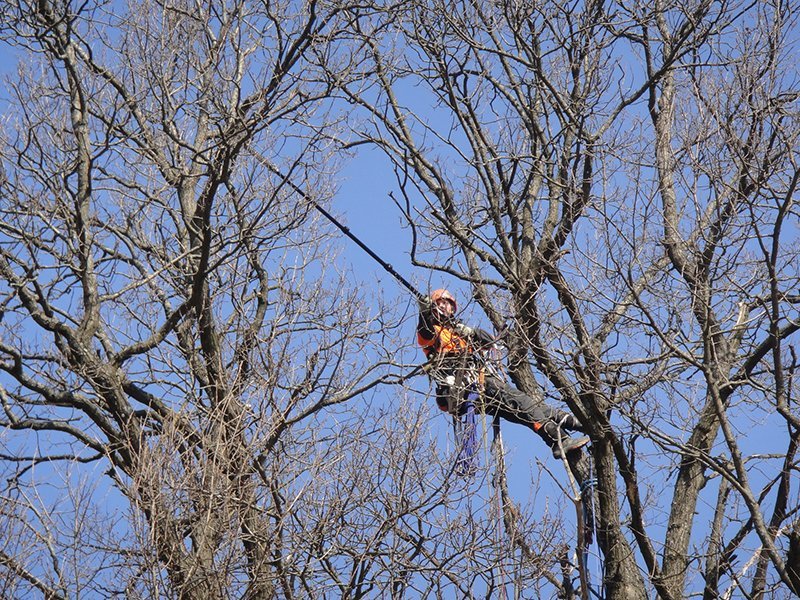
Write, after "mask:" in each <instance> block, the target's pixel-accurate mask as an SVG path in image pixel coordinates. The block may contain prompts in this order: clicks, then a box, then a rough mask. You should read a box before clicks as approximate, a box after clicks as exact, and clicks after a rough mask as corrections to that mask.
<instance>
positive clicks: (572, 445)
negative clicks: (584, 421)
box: [553, 435, 589, 458]
mask: <svg viewBox="0 0 800 600" xmlns="http://www.w3.org/2000/svg"><path fill="white" fill-rule="evenodd" d="M588 443H589V436H588V435H582V436H581V437H577V438H571V437H566V436H565V437H562V438H561V446H559V445H558V443H556V445H555V446H553V456H554V457H555V458H562V457H563V456H564V454H569V453H570V452H574V451H575V450H580V449H581V448H583V447H584V446H585V445H586V444H588ZM562 448H563V449H564V454H562V453H561V449H562Z"/></svg>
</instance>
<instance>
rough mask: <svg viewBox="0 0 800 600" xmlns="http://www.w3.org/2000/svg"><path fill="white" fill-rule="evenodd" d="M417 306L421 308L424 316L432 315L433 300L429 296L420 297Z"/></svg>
mask: <svg viewBox="0 0 800 600" xmlns="http://www.w3.org/2000/svg"><path fill="white" fill-rule="evenodd" d="M417 305H418V306H419V312H421V313H423V314H430V312H431V299H430V298H429V297H428V296H418V297H417Z"/></svg>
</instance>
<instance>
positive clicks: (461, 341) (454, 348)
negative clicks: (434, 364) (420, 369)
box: [417, 325, 470, 358]
mask: <svg viewBox="0 0 800 600" xmlns="http://www.w3.org/2000/svg"><path fill="white" fill-rule="evenodd" d="M425 329H426V328H422V327H418V328H417V343H418V344H419V345H420V346H421V347H422V351H423V352H424V353H425V356H426V357H427V358H430V357H431V356H434V355H437V354H459V353H461V352H466V351H467V350H468V349H469V347H470V346H469V343H468V342H467V340H466V339H465V338H463V337H462V336H460V335H458V334H457V333H456V332H455V331H453V329H452V328H450V327H445V326H443V325H433V326H432V331H426V330H425ZM428 333H432V334H433V335H426V334H428Z"/></svg>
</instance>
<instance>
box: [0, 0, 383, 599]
mask: <svg viewBox="0 0 800 600" xmlns="http://www.w3.org/2000/svg"><path fill="white" fill-rule="evenodd" d="M2 21H3V24H4V25H3V35H4V39H5V40H6V41H7V42H9V43H12V44H14V45H16V47H17V48H19V50H20V52H25V53H26V57H27V59H26V60H25V61H23V62H22V63H21V70H20V72H19V73H18V74H17V76H16V78H15V79H14V80H13V81H11V82H10V83H9V87H8V90H9V92H10V93H11V94H12V96H13V98H12V107H13V108H12V110H11V111H9V115H8V118H7V122H6V128H5V134H4V140H3V141H4V143H3V147H2V150H0V153H1V155H2V161H3V177H2V182H1V185H2V201H1V202H2V204H1V205H0V211H2V226H1V230H2V233H1V234H0V236H1V237H0V296H1V297H2V299H1V300H0V305H1V306H2V310H3V320H2V328H3V329H2V341H1V342H0V370H2V372H3V378H2V388H1V389H0V399H2V405H3V413H2V414H3V417H2V419H1V420H0V423H2V425H3V427H4V428H6V429H7V430H8V435H7V436H6V437H5V438H4V441H3V460H4V461H10V463H11V465H12V466H9V467H8V468H9V469H11V475H10V476H9V479H8V482H9V483H8V485H7V486H6V488H4V492H3V499H4V507H5V506H8V507H9V508H8V513H7V514H6V513H5V510H4V516H5V517H6V518H7V522H8V523H10V524H12V525H13V526H12V527H10V528H9V529H4V533H11V532H13V531H15V530H17V529H19V528H22V529H23V530H24V531H25V532H27V535H26V536H25V537H23V538H21V542H20V544H19V546H17V547H16V548H14V547H12V546H6V545H5V544H4V546H3V555H2V556H3V561H2V564H1V566H0V568H1V569H2V571H3V574H4V577H3V581H4V582H7V588H6V589H9V590H18V589H22V590H29V591H34V590H38V591H39V593H41V594H42V595H43V596H44V597H48V598H51V597H52V598H58V597H75V596H77V595H78V594H79V593H80V592H81V590H82V589H87V588H86V587H85V586H86V585H87V584H86V581H87V579H88V580H90V583H89V584H88V585H89V586H93V587H92V588H91V589H93V590H94V591H95V592H97V593H101V594H102V593H103V592H104V593H107V594H126V595H131V596H134V597H136V596H138V597H158V596H164V595H170V596H176V597H181V598H211V597H229V596H230V597H233V596H236V597H245V596H246V597H248V598H269V597H273V596H274V595H275V594H277V593H278V592H277V590H278V589H279V588H280V587H282V586H286V587H287V588H288V590H287V592H286V594H287V595H289V592H290V591H291V590H294V589H295V587H296V585H297V584H296V583H294V582H293V579H294V578H296V577H298V573H291V575H286V574H284V573H283V562H282V561H283V560H288V558H282V552H284V550H283V549H282V543H283V540H282V537H281V532H282V529H283V528H286V527H289V525H290V524H291V521H292V520H293V519H294V518H296V517H295V516H293V515H294V514H295V511H294V508H293V505H292V497H291V495H290V494H288V493H287V490H286V489H285V488H287V486H289V483H287V482H292V481H294V480H295V479H297V478H301V477H302V473H303V471H304V470H308V471H309V472H313V470H314V469H319V468H320V466H319V464H318V463H317V462H315V461H319V460H321V457H320V456H318V455H317V452H319V450H318V449H317V446H316V445H315V444H314V443H313V442H314V441H315V439H314V437H313V436H314V434H313V432H314V430H315V429H314V421H315V419H316V418H317V417H316V416H315V415H317V413H319V412H320V411H321V410H323V409H325V408H330V407H334V406H336V405H338V404H341V403H343V402H345V401H346V400H347V399H349V398H351V397H353V396H354V395H356V394H357V393H358V392H359V391H360V390H362V389H369V388H370V387H373V386H375V385H377V383H379V382H380V381H381V380H382V378H383V377H384V374H383V372H382V371H381V367H380V365H381V361H380V360H375V359H372V358H369V359H368V358H367V357H366V356H365V355H364V354H363V353H362V352H360V350H359V347H358V346H357V345H355V344H354V341H356V340H365V339H368V338H369V337H370V336H371V335H372V333H373V332H374V330H375V329H376V327H378V324H377V323H376V321H374V320H373V319H372V318H371V317H370V316H369V315H368V313H367V312H366V310H365V309H364V306H363V303H362V302H361V301H360V300H359V299H358V298H356V297H354V292H353V286H352V284H349V283H348V282H346V281H341V280H340V279H341V276H336V275H335V273H333V272H330V271H328V270H326V268H325V265H326V264H327V263H329V261H330V259H331V257H332V255H333V250H332V248H331V246H330V240H331V238H330V236H329V235H327V234H326V232H325V229H324V228H323V227H321V226H320V225H319V223H318V222H316V221H315V219H313V218H312V215H311V214H309V210H311V208H310V205H308V204H306V203H304V202H303V201H302V198H299V197H297V196H296V194H295V193H294V191H293V188H292V187H290V186H288V185H287V181H288V180H289V178H291V179H292V180H293V181H295V182H297V183H296V184H295V185H302V186H303V187H307V188H308V189H310V190H313V194H314V197H315V198H316V199H317V200H318V201H319V202H325V201H326V199H327V198H329V196H330V193H331V188H330V186H329V185H326V183H325V182H326V179H327V176H328V173H327V172H326V170H327V169H329V168H333V166H334V165H333V163H332V162H331V161H330V158H331V157H330V156H329V154H328V153H327V152H326V150H325V147H324V144H322V143H320V137H319V135H318V134H317V133H315V132H316V131H317V127H318V126H320V125H322V124H328V125H330V126H332V127H333V126H335V123H333V122H331V117H330V115H328V114H326V107H325V105H324V103H323V100H324V98H325V96H326V94H327V86H326V84H325V82H324V81H322V80H321V79H320V78H319V76H318V75H319V72H318V70H317V69H315V67H314V63H313V62H312V61H311V60H310V58H311V57H314V56H315V55H317V54H325V52H326V50H325V48H326V47H327V45H328V44H329V42H330V40H331V39H334V38H335V37H336V36H337V35H338V31H339V30H340V28H341V27H342V25H343V24H345V23H346V19H345V18H343V13H342V10H341V8H340V7H337V6H328V5H322V4H320V3H317V2H308V3H293V2H287V3H273V2H265V3H261V2H230V3H216V2H214V3H192V2H180V1H179V2H146V3H138V2H137V3H132V4H131V5H130V7H127V8H126V7H123V6H121V5H120V4H118V3H104V2H97V3H94V2H90V3H82V4H81V3H70V2H33V3H24V2H20V3H6V4H5V5H4V8H3V16H2ZM312 125H313V127H312ZM320 282H322V285H320ZM339 437H340V434H339V433H336V436H335V437H334V439H339ZM291 442H294V444H296V446H297V447H298V450H296V451H295V450H292V448H293V446H292V445H291ZM342 443H343V442H342ZM305 446H308V447H309V448H310V449H311V450H308V451H307V452H308V453H309V455H310V458H311V459H313V460H309V462H308V463H303V462H298V463H293V462H290V461H289V457H290V456H293V454H294V453H295V452H296V453H297V456H295V458H296V459H297V460H301V459H303V458H304V456H303V452H302V448H303V447H305ZM312 450H313V452H312ZM13 465H15V466H13ZM62 465H74V466H75V469H78V470H79V471H80V472H82V473H84V475H83V477H100V478H102V479H103V484H102V489H101V491H100V492H99V493H98V494H95V495H93V496H92V497H91V498H88V499H87V498H81V499H76V500H75V501H74V502H72V503H71V505H70V506H71V508H70V510H71V511H72V512H73V513H75V514H76V515H77V514H78V513H79V512H81V511H83V512H82V514H84V517H81V518H80V520H81V522H82V528H83V529H85V530H86V533H85V534H84V533H83V532H75V534H74V535H66V534H65V533H63V532H61V531H60V529H59V528H58V527H56V526H55V525H54V523H57V516H58V515H60V514H61V509H60V508H59V502H60V500H58V498H59V497H61V496H63V495H65V494H70V493H76V490H83V489H88V488H86V486H84V485H82V484H80V483H79V482H76V481H71V480H67V479H65V480H63V481H62V484H63V485H56V482H55V481H52V479H54V478H55V474H57V473H59V472H66V469H65V468H64V467H63V466H62ZM81 465H85V466H84V467H83V468H82V469H79V467H80V466H81ZM300 465H303V466H302V467H301V466H300ZM62 470H63V471H62ZM39 471H42V472H44V473H47V477H46V478H45V481H42V480H41V479H39V478H38V477H35V476H34V474H35V473H38V472H39ZM48 479H50V480H51V481H48ZM20 490H24V491H20ZM298 493H299V492H298ZM103 494H107V495H108V496H109V497H110V498H111V504H112V506H110V507H109V508H108V509H106V510H103V509H102V507H103V505H104V502H103V498H102V495H103ZM79 500H80V501H79ZM284 503H287V504H288V508H287V507H286V506H284ZM38 506H41V510H39V511H38V512H37V507H38ZM89 509H93V510H98V511H99V512H100V513H105V515H103V514H101V515H100V516H98V517H91V518H89V516H88V513H86V512H85V511H88V510H89ZM120 510H123V511H126V512H129V513H130V519H124V520H122V521H121V522H117V523H115V527H114V528H110V529H112V530H113V531H107V533H108V535H105V536H103V535H102V534H103V529H104V528H106V527H107V525H105V521H104V520H105V519H110V518H112V517H113V515H114V514H115V513H117V514H118V512H119V511H120ZM75 518H76V519H78V517H77V516H76V517H75ZM90 529H91V530H92V531H89V530H90ZM78 533H80V535H78ZM112 533H113V535H112ZM90 534H91V535H94V536H98V538H97V539H98V542H97V543H96V544H95V545H94V550H95V553H94V555H92V554H91V553H90V552H89V551H88V546H82V543H83V542H84V541H85V540H86V539H88V537H87V536H90ZM27 540H30V541H31V544H30V546H29V545H28V544H27V543H26V541H27ZM11 543H12V542H11V540H9V544H11ZM82 547H83V551H84V552H85V556H84V558H83V559H81V560H79V561H78V562H80V563H82V565H81V569H82V571H81V572H80V573H78V572H71V571H70V570H69V569H67V568H66V567H65V566H64V561H65V556H66V555H67V554H69V553H70V552H73V551H75V550H77V549H80V548H82ZM286 552H287V557H288V556H294V555H296V554H298V552H296V549H295V548H290V549H289V550H287V551H286ZM43 553H44V554H43ZM48 554H49V556H50V558H51V563H50V564H48V561H47V560H46V558H47V555H48ZM91 569H94V570H95V571H100V572H102V573H103V576H102V577H99V578H93V577H88V574H89V573H90V570H91ZM119 569H125V570H126V572H127V573H128V575H127V580H125V579H120V578H118V575H119ZM299 574H300V575H302V574H303V573H302V572H301V573H299ZM120 581H122V583H120ZM4 585H6V583H4ZM103 586H105V587H103Z"/></svg>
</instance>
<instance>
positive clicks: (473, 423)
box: [456, 391, 478, 477]
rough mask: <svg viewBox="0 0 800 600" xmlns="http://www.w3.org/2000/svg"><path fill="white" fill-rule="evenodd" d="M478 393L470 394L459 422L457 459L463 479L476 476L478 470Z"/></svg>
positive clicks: (458, 472) (457, 470)
mask: <svg viewBox="0 0 800 600" xmlns="http://www.w3.org/2000/svg"><path fill="white" fill-rule="evenodd" d="M477 399H478V393H477V392H474V391H472V392H470V393H469V395H468V396H467V400H466V401H465V402H464V404H463V410H464V412H463V416H462V418H461V421H460V422H459V424H460V427H459V438H460V440H459V441H460V448H459V450H458V457H457V458H456V473H457V474H458V475H460V476H462V477H465V476H471V475H474V474H475V471H477V469H478V465H477V461H478V425H477V419H476V418H475V401H476V400H477Z"/></svg>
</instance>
